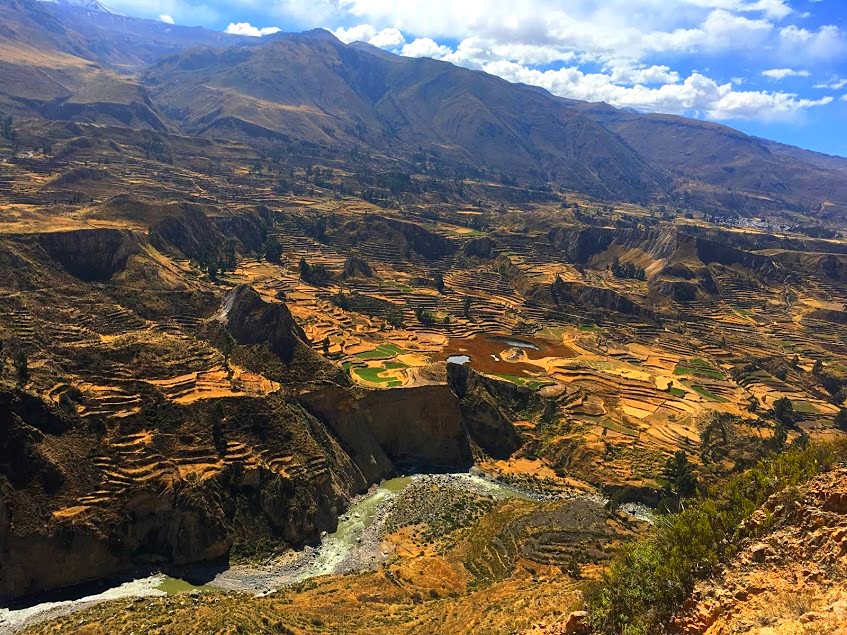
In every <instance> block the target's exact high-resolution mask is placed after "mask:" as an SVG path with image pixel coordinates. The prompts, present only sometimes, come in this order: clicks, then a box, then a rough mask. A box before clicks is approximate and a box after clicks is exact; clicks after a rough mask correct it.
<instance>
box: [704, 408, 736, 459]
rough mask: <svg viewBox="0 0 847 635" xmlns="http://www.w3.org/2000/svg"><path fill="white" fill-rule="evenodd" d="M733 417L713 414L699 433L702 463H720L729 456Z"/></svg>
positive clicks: (719, 413)
mask: <svg viewBox="0 0 847 635" xmlns="http://www.w3.org/2000/svg"><path fill="white" fill-rule="evenodd" d="M733 423H735V417H733V416H732V415H731V414H729V413H727V412H713V413H712V415H711V417H710V418H709V421H708V423H707V424H706V426H705V427H704V428H703V431H702V432H701V433H700V457H701V458H702V459H703V463H714V462H717V461H721V460H723V459H724V458H726V456H727V455H728V454H729V446H730V439H731V436H732V424H733Z"/></svg>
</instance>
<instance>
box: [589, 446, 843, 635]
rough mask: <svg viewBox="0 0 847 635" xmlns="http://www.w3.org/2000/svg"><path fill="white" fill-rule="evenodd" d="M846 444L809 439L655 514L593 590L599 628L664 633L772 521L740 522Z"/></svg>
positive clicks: (627, 634) (825, 465) (615, 633)
mask: <svg viewBox="0 0 847 635" xmlns="http://www.w3.org/2000/svg"><path fill="white" fill-rule="evenodd" d="M845 450H847V444H844V443H840V444H819V445H815V444H810V445H807V446H805V447H801V448H793V449H791V450H789V451H787V452H784V453H782V454H778V455H775V456H773V457H771V458H769V459H766V460H763V461H762V462H760V463H759V464H758V465H757V466H756V467H754V468H752V469H751V470H749V471H747V472H745V473H744V474H740V475H737V476H735V477H733V478H731V479H729V480H728V481H727V482H725V483H724V484H723V486H722V487H720V489H719V490H717V489H716V490H715V491H712V492H710V493H709V494H708V495H707V496H704V497H701V498H700V499H698V500H696V501H694V502H692V503H691V504H690V505H689V506H688V507H687V508H685V509H683V510H682V511H681V512H679V513H677V514H672V515H668V516H663V517H660V518H658V519H657V521H656V524H655V525H654V526H653V528H652V529H651V531H650V532H649V533H648V534H647V535H646V536H645V537H643V538H642V539H640V540H638V541H636V542H635V543H633V544H631V545H628V546H626V547H624V548H623V549H621V551H620V552H619V553H618V554H617V555H616V557H615V559H614V561H613V563H612V565H611V567H610V568H609V570H608V571H607V572H606V573H605V574H604V576H603V578H602V579H601V580H600V581H599V582H598V583H596V584H595V585H594V586H592V587H591V588H590V589H589V591H588V594H587V601H588V608H589V610H590V614H591V621H592V625H593V627H594V629H595V632H597V633H602V634H607V635H642V634H644V635H646V634H648V633H651V634H652V633H661V632H663V627H664V625H666V624H668V622H669V620H670V619H671V617H672V616H673V614H674V613H675V612H676V611H677V610H678V609H679V607H680V606H681V605H682V603H683V602H684V600H685V599H686V598H687V597H688V595H689V594H690V593H691V591H692V590H693V588H694V584H695V583H696V581H697V580H700V579H703V578H706V577H708V576H709V575H711V574H713V573H715V572H716V571H717V570H718V569H719V567H721V566H722V565H723V564H724V563H726V562H727V561H728V560H729V559H730V558H732V557H733V556H734V555H735V554H736V553H737V552H738V550H739V548H740V545H741V544H742V542H743V541H744V540H745V539H746V538H753V537H755V535H754V533H753V532H757V533H760V532H762V531H763V530H764V529H766V527H763V526H760V527H759V528H758V530H757V529H755V528H747V529H745V528H742V527H741V523H742V521H744V520H745V519H746V518H748V517H750V515H751V514H752V513H753V512H754V511H755V510H756V509H758V507H759V506H761V505H762V503H764V502H765V500H767V498H768V497H769V496H771V495H772V494H774V493H776V492H779V491H782V490H784V489H786V488H788V487H792V486H796V485H799V484H801V483H803V482H805V481H807V480H809V479H810V478H812V477H814V476H815V475H817V474H819V473H821V472H824V471H827V470H829V469H831V468H832V467H833V466H835V465H836V464H837V462H838V461H839V460H843V457H844V456H845Z"/></svg>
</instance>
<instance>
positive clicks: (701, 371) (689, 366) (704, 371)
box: [673, 358, 724, 379]
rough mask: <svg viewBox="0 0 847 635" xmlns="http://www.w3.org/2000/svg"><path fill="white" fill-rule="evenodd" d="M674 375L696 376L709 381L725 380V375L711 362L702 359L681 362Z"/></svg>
mask: <svg viewBox="0 0 847 635" xmlns="http://www.w3.org/2000/svg"><path fill="white" fill-rule="evenodd" d="M673 374H674V375H695V376H697V377H708V378H709V379H724V374H723V373H722V372H721V371H719V370H718V369H717V368H715V367H714V366H711V365H710V364H709V362H707V361H705V360H702V359H697V358H695V359H692V360H689V361H687V362H679V363H678V364H677V365H676V368H674V371H673Z"/></svg>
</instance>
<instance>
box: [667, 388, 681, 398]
mask: <svg viewBox="0 0 847 635" xmlns="http://www.w3.org/2000/svg"><path fill="white" fill-rule="evenodd" d="M668 392H669V393H670V394H672V395H673V396H674V397H685V391H684V390H683V389H682V388H677V387H676V386H669V387H668Z"/></svg>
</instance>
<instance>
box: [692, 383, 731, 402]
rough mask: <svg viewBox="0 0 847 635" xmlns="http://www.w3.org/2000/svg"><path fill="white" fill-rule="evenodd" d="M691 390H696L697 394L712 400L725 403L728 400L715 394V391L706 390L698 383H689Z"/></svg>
mask: <svg viewBox="0 0 847 635" xmlns="http://www.w3.org/2000/svg"><path fill="white" fill-rule="evenodd" d="M691 390H693V391H694V392H696V393H697V394H698V395H702V396H703V397H705V398H706V399H711V400H712V401H716V402H718V403H727V401H728V400H727V399H724V398H723V397H721V396H720V395H716V394H715V393H713V392H711V391H710V390H707V389H706V388H704V387H703V386H700V385H698V384H691Z"/></svg>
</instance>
